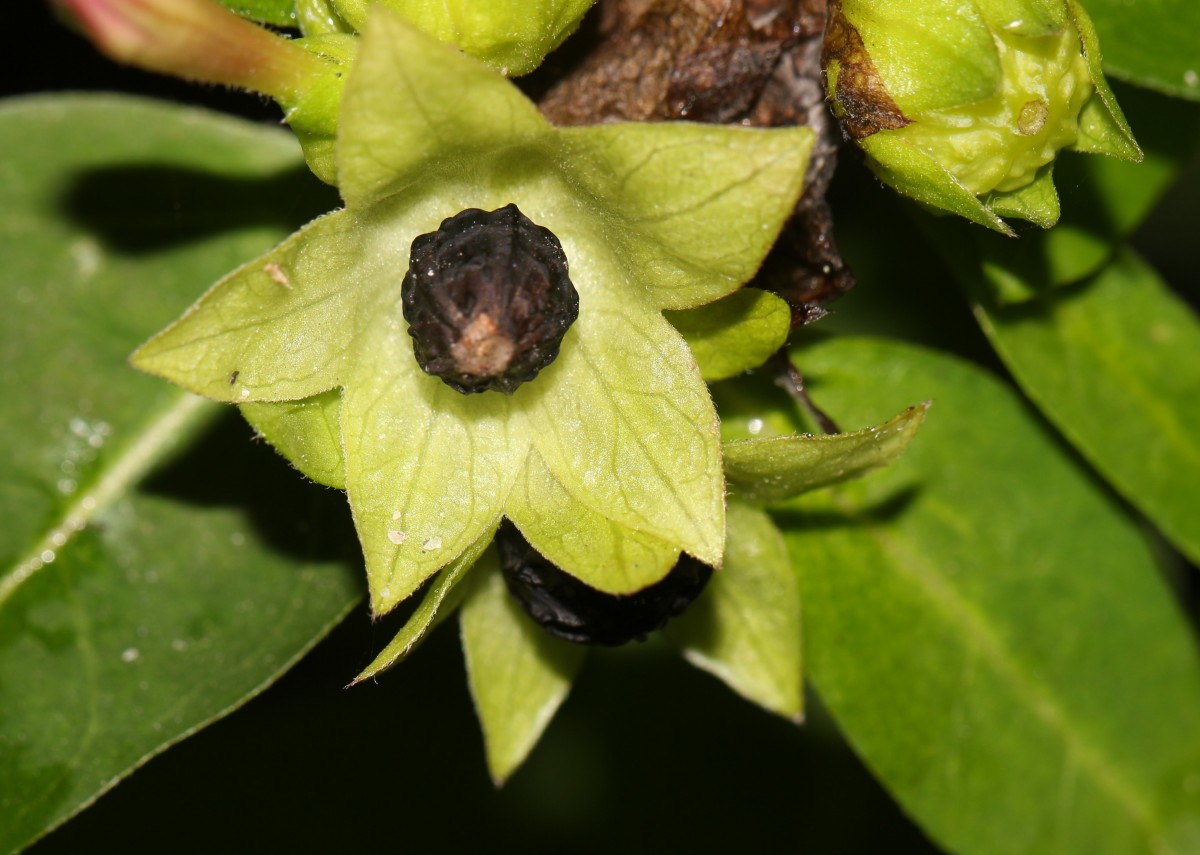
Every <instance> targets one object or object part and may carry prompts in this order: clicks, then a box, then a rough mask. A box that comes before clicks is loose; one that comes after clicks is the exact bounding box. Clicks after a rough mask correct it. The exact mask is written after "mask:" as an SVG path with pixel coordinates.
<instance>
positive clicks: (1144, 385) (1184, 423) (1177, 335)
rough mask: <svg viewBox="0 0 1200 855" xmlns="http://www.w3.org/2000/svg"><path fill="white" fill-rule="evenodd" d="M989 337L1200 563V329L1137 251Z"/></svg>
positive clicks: (1021, 310) (1098, 463) (1000, 318)
mask: <svg viewBox="0 0 1200 855" xmlns="http://www.w3.org/2000/svg"><path fill="white" fill-rule="evenodd" d="M975 296H976V303H975V311H976V314H977V316H978V317H979V320H980V323H981V324H982V325H983V329H984V332H986V333H987V335H988V338H989V339H991V341H992V344H993V345H994V346H995V348H996V351H997V352H998V353H999V354H1000V356H1001V357H1002V358H1003V359H1004V362H1005V364H1006V365H1007V366H1008V367H1009V369H1010V370H1011V371H1012V372H1013V375H1014V376H1015V377H1016V379H1017V382H1018V383H1020V384H1021V388H1022V389H1023V390H1024V391H1025V392H1026V394H1028V395H1029V396H1030V397H1031V398H1032V399H1033V400H1034V402H1035V403H1036V404H1037V405H1038V407H1039V408H1040V409H1041V410H1042V412H1043V413H1045V414H1046V416H1047V417H1048V418H1049V419H1050V420H1051V421H1052V422H1054V424H1055V425H1056V426H1057V427H1058V428H1059V429H1060V430H1061V431H1062V432H1063V433H1064V434H1065V435H1066V437H1067V438H1068V439H1069V440H1070V441H1071V444H1072V445H1074V446H1075V447H1076V448H1077V449H1079V451H1080V452H1082V453H1083V455H1084V456H1085V457H1087V458H1088V460H1089V461H1090V462H1091V463H1092V464H1093V465H1094V466H1095V467H1096V468H1097V469H1099V470H1100V472H1101V473H1102V474H1103V475H1104V476H1105V477H1106V478H1107V479H1108V480H1109V481H1110V482H1111V483H1112V484H1113V486H1114V487H1116V488H1117V490H1118V491H1120V493H1121V494H1122V495H1123V496H1125V498H1127V499H1128V500H1129V501H1130V502H1132V503H1133V504H1134V505H1136V506H1137V507H1138V509H1139V510H1141V511H1142V512H1143V513H1145V514H1146V515H1147V516H1148V517H1150V519H1151V520H1152V521H1153V522H1154V523H1155V524H1156V525H1158V526H1159V528H1160V529H1161V530H1162V531H1163V533H1164V534H1165V535H1167V537H1168V538H1170V539H1171V541H1172V542H1173V543H1174V544H1175V545H1176V546H1177V547H1178V548H1179V549H1180V551H1182V552H1183V553H1185V554H1186V555H1187V556H1188V557H1189V558H1191V560H1192V561H1195V562H1197V563H1200V524H1198V523H1200V430H1198V429H1197V426H1198V425H1200V321H1198V320H1197V318H1196V315H1195V314H1194V313H1193V312H1192V310H1191V309H1190V308H1189V307H1188V306H1187V304H1186V303H1184V302H1183V301H1182V300H1181V299H1179V298H1178V297H1176V296H1175V295H1174V294H1173V293H1172V292H1171V290H1170V289H1169V288H1167V287H1166V285H1164V284H1163V282H1162V281H1161V280H1160V279H1159V278H1158V276H1157V275H1155V273H1154V271H1153V270H1151V269H1150V268H1149V267H1147V266H1146V264H1145V263H1144V262H1142V261H1141V260H1140V259H1138V258H1137V257H1136V256H1135V255H1133V254H1132V253H1131V252H1128V251H1126V252H1124V253H1122V254H1121V255H1120V256H1118V257H1117V258H1116V260H1114V261H1113V263H1112V264H1110V265H1109V266H1108V267H1106V268H1105V269H1104V270H1103V271H1101V272H1100V273H1099V274H1098V275H1097V276H1095V277H1094V278H1093V279H1092V280H1089V281H1088V282H1085V283H1083V284H1082V285H1080V286H1079V287H1078V288H1073V289H1063V290H1060V291H1055V292H1051V293H1050V294H1047V295H1045V296H1044V297H1043V298H1042V299H1040V300H1037V301H1035V302H1033V303H1030V304H1026V305H1024V306H1017V307H997V306H996V305H995V304H994V303H992V302H991V301H989V300H988V299H987V298H986V296H983V295H981V294H980V293H979V289H976V295H975Z"/></svg>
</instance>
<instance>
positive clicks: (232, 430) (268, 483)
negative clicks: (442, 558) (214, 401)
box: [141, 407, 362, 575]
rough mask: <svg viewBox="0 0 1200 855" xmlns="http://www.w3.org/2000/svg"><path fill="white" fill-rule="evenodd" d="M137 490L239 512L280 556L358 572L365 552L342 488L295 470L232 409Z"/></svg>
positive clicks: (189, 503)
mask: <svg viewBox="0 0 1200 855" xmlns="http://www.w3.org/2000/svg"><path fill="white" fill-rule="evenodd" d="M141 490H142V491H143V492H147V493H150V494H153V495H159V496H164V497H168V498H170V499H172V500H174V501H177V502H182V503H184V504H187V505H191V506H194V507H202V508H215V507H228V508H237V509H239V510H240V511H241V512H242V513H244V514H245V515H246V518H247V519H248V520H249V521H250V523H251V525H253V527H254V529H255V531H256V533H257V534H258V535H259V536H261V537H262V538H263V540H264V541H265V542H266V543H268V544H270V546H271V548H272V549H273V550H275V551H276V552H278V553H280V554H281V555H287V556H290V557H293V558H295V559H296V560H298V561H304V562H309V561H319V562H324V561H344V562H346V563H347V564H349V566H351V567H353V568H355V570H354V572H355V573H358V574H359V575H361V568H362V551H361V550H360V548H359V546H358V540H357V537H356V536H355V533H354V525H353V523H352V521H351V517H350V506H349V505H348V504H347V502H346V494H345V493H343V492H341V491H340V490H333V489H330V488H329V487H322V486H321V485H319V484H314V483H312V482H310V481H308V480H307V479H305V477H304V476H303V475H301V474H300V473H299V472H297V471H296V470H295V469H293V468H292V467H291V466H290V465H289V464H288V463H287V461H286V460H284V458H283V457H281V456H280V455H279V454H278V453H277V452H276V451H275V449H273V448H272V447H271V446H270V445H268V444H267V443H266V442H263V441H261V440H257V439H255V438H254V431H253V430H252V429H251V428H250V426H249V425H247V424H246V422H245V421H244V420H243V419H242V417H241V415H240V414H239V413H238V412H237V410H236V409H234V408H233V407H230V408H229V412H228V413H226V414H222V415H221V417H220V418H218V419H217V421H216V422H215V423H214V424H213V425H212V427H211V428H209V429H208V430H207V431H206V432H205V433H203V434H202V435H201V436H200V437H198V438H197V440H196V441H195V442H194V443H193V444H192V445H191V446H189V448H188V449H187V451H185V452H183V453H182V454H180V455H178V456H177V457H175V458H174V459H173V460H171V461H170V462H169V463H168V464H167V465H166V466H165V467H163V468H160V469H158V470H157V471H156V472H155V473H154V474H153V475H151V476H150V478H149V479H148V480H146V481H145V482H144V483H143V484H142V486H141Z"/></svg>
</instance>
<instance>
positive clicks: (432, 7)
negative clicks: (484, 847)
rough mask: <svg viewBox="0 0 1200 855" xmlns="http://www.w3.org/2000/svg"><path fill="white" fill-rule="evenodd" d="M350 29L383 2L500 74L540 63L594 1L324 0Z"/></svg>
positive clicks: (360, 24)
mask: <svg viewBox="0 0 1200 855" xmlns="http://www.w3.org/2000/svg"><path fill="white" fill-rule="evenodd" d="M330 2H331V3H332V4H333V6H334V7H335V8H336V10H337V12H338V14H339V15H340V16H341V17H342V18H343V19H345V20H346V21H347V22H349V23H350V24H351V25H352V26H353V27H354V28H355V29H357V30H361V29H362V28H363V25H364V24H365V23H366V21H367V12H368V9H369V7H371V6H374V5H380V6H385V7H387V8H388V9H391V10H392V11H393V12H396V13H397V14H399V15H400V16H401V17H402V18H404V19H405V20H406V21H408V22H409V23H410V24H412V25H413V26H414V27H416V28H417V29H418V30H420V31H421V32H423V33H425V34H426V35H428V36H432V37H433V38H435V39H437V40H438V41H442V42H445V43H447V44H452V45H454V46H455V47H457V48H458V49H459V50H461V51H462V52H463V53H466V54H469V55H470V56H473V57H475V58H476V59H479V60H481V61H483V62H485V63H487V64H488V65H490V66H492V67H493V68H495V69H496V70H497V71H499V72H501V73H502V74H506V75H513V76H516V75H520V74H527V73H529V72H530V71H533V70H534V69H535V68H537V67H538V66H539V65H541V64H542V60H543V59H545V57H546V54H548V53H550V51H552V50H554V49H555V48H556V47H558V46H559V45H560V44H562V43H563V41H564V40H565V39H566V38H567V36H569V35H571V33H573V32H575V29H576V28H577V27H578V26H579V22H580V21H581V20H582V19H583V16H584V13H585V12H587V10H588V9H589V8H590V7H591V5H592V4H593V3H594V2H595V0H437V2H430V0H330Z"/></svg>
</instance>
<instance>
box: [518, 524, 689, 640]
mask: <svg viewBox="0 0 1200 855" xmlns="http://www.w3.org/2000/svg"><path fill="white" fill-rule="evenodd" d="M496 548H497V550H498V551H499V553H500V568H501V572H502V573H503V575H504V581H505V583H506V584H507V585H508V590H509V592H510V593H511V594H512V595H513V596H514V597H516V599H517V602H519V603H520V604H521V606H522V608H524V609H525V611H526V612H527V613H528V614H529V616H530V617H531V618H533V619H534V620H535V621H537V623H538V624H540V625H541V626H542V628H543V629H545V630H546V631H547V632H549V633H550V634H551V635H554V636H557V637H558V638H562V639H565V640H567V641H575V642H579V643H580V644H605V645H609V646H616V645H620V644H625V643H627V642H629V641H633V640H634V639H635V638H636V639H643V638H645V637H646V635H647V634H648V633H651V632H653V631H654V630H656V629H662V627H663V625H664V624H666V622H667V621H668V620H670V619H671V618H673V617H675V616H676V615H679V614H682V613H683V611H684V609H686V608H687V607H688V606H689V605H690V604H691V602H692V601H693V600H695V599H696V597H698V596H700V592H701V591H702V590H704V586H705V585H706V584H707V583H708V579H709V577H710V576H712V568H711V567H709V566H708V565H707V564H703V563H701V562H700V561H697V560H696V559H695V558H692V557H691V556H689V555H681V556H680V558H679V563H677V564H676V565H675V567H674V568H673V569H672V570H671V572H670V573H668V574H667V575H666V577H665V578H664V579H662V580H661V581H659V582H656V583H655V584H653V585H651V586H650V587H649V588H643V589H642V590H640V591H638V592H637V593H634V594H627V595H624V596H619V595H615V594H606V593H604V592H602V591H598V590H596V589H595V588H592V587H589V586H588V585H585V584H584V583H583V582H580V581H579V580H578V579H576V578H575V577H574V576H571V575H570V574H568V573H565V572H564V571H562V570H560V569H559V568H558V567H556V566H554V565H553V564H551V563H550V562H549V561H547V560H546V559H545V558H544V557H542V555H541V553H539V552H538V551H537V550H536V549H534V548H533V547H532V546H531V545H530V544H529V542H528V541H527V540H525V538H524V537H522V536H521V533H520V532H519V531H517V529H516V526H514V525H513V524H512V523H509V522H507V521H506V522H505V523H504V524H503V525H502V526H501V527H500V530H499V531H498V532H496Z"/></svg>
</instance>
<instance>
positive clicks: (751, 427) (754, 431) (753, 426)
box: [746, 419, 763, 436]
mask: <svg viewBox="0 0 1200 855" xmlns="http://www.w3.org/2000/svg"><path fill="white" fill-rule="evenodd" d="M762 429H763V420H762V419H751V420H750V423H749V424H747V425H746V430H748V431H750V435H751V436H758V435H759V434H760V433H762Z"/></svg>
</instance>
